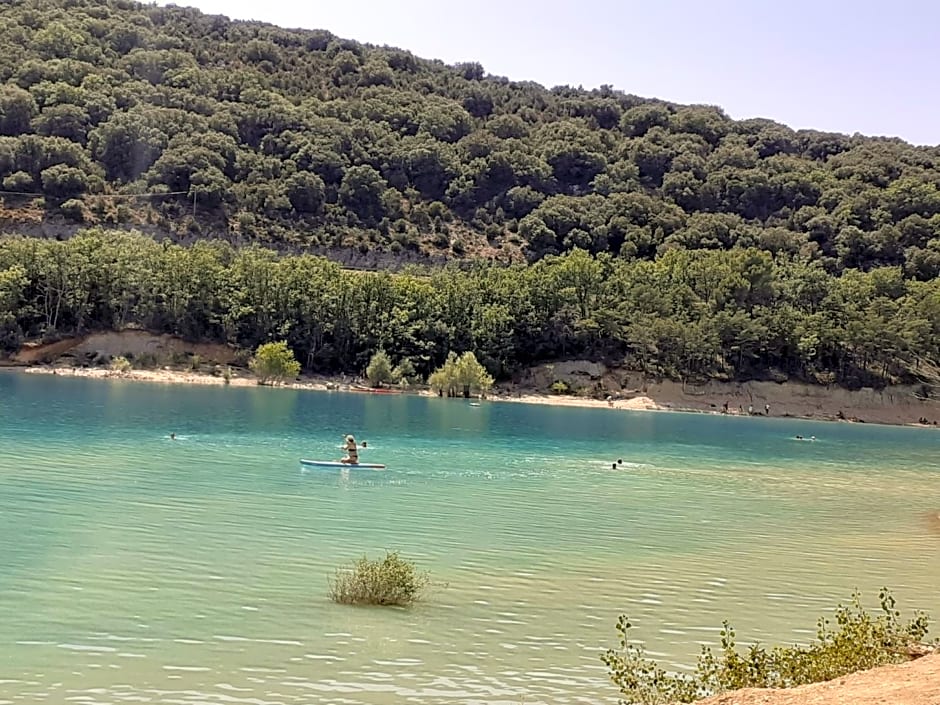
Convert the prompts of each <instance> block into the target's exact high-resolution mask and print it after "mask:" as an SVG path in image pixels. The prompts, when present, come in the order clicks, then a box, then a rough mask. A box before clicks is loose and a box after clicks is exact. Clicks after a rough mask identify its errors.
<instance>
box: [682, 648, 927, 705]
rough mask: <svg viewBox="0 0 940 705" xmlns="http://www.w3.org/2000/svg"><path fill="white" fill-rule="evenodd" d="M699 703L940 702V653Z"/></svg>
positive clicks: (866, 704)
mask: <svg viewBox="0 0 940 705" xmlns="http://www.w3.org/2000/svg"><path fill="white" fill-rule="evenodd" d="M698 705H940V654H933V655H931V656H924V657H923V658H919V659H917V660H915V661H908V662H907V663H902V664H900V665H897V666H882V667H881V668H873V669H872V670H870V671H862V672H861V673H853V674H852V675H849V676H844V677H842V678H837V679H835V680H832V681H828V682H826V683H813V684H812V685H804V686H800V687H799V688H788V689H781V690H773V689H766V688H747V689H744V690H736V691H734V692H731V693H725V694H723V695H716V696H714V697H711V698H707V699H706V700H701V701H699V703H698Z"/></svg>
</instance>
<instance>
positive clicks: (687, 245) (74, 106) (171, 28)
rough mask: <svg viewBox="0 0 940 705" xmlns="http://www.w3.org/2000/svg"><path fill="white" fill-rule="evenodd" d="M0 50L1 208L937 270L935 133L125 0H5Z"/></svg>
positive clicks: (341, 241)
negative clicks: (880, 134)
mask: <svg viewBox="0 0 940 705" xmlns="http://www.w3.org/2000/svg"><path fill="white" fill-rule="evenodd" d="M0 48H2V51H0V79H2V81H3V87H2V89H0V134H2V135H5V137H4V138H2V140H0V179H2V187H3V190H5V191H8V192H23V193H30V194H42V196H43V198H42V199H39V200H33V199H29V198H19V199H18V198H15V197H10V196H9V195H7V197H5V203H6V206H7V208H17V207H23V206H27V205H31V206H33V207H34V208H37V207H38V208H39V209H43V210H44V211H45V213H46V214H50V213H54V212H61V213H63V214H65V216H66V217H68V218H71V219H76V220H84V221H87V222H95V223H102V224H111V223H117V222H134V221H135V220H138V221H144V223H146V222H148V221H149V222H150V223H151V224H153V223H156V224H159V225H162V226H163V227H166V228H167V229H173V230H177V231H183V232H186V231H192V232H193V233H196V234H199V233H216V234H218V233H221V234H229V235H230V234H232V233H237V234H239V235H241V236H242V237H243V238H248V239H260V240H263V241H270V242H283V243H288V244H293V245H301V246H302V245H313V246H316V245H321V246H336V245H343V246H348V247H361V248H364V249H365V248H388V249H391V250H394V251H400V250H402V249H421V250H425V251H430V252H442V253H443V252H448V253H450V254H451V255H452V256H454V255H456V256H465V255H473V254H477V255H485V256H493V257H497V258H500V257H506V258H508V257H510V256H511V255H513V254H516V255H518V254H519V253H520V251H521V252H523V253H525V254H527V255H528V256H530V257H532V258H536V257H539V256H542V255H544V254H547V253H558V252H562V251H566V250H568V249H571V248H572V247H575V246H578V247H581V248H583V249H585V250H587V251H588V252H591V253H601V252H610V253H611V254H613V255H617V256H624V257H628V258H631V257H638V258H652V257H654V256H655V255H656V254H657V253H658V252H661V251H663V250H665V249H668V248H682V249H730V248H733V247H759V248H761V249H764V250H767V251H769V252H771V253H774V254H781V255H785V256H792V257H799V258H803V259H806V260H820V261H821V262H822V263H823V264H824V265H825V267H826V268H827V270H828V271H830V272H838V271H841V270H842V269H845V268H859V269H870V268H871V267H875V266H884V265H897V266H901V267H903V270H904V273H905V275H906V276H908V277H911V278H916V279H921V280H927V279H930V278H933V277H935V276H937V274H938V272H940V242H938V233H940V216H938V214H940V191H938V183H940V168H938V162H940V151H938V150H937V149H936V148H931V149H926V148H914V147H911V146H909V145H907V144H904V143H903V142H900V141H897V140H886V139H869V138H864V137H846V136H843V135H836V134H821V133H816V132H807V131H800V132H794V131H793V130H790V129H788V128H786V127H784V126H783V125H779V124H776V123H773V122H771V121H768V120H745V121H733V120H730V119H728V117H727V116H726V115H725V114H724V113H723V112H722V111H721V110H720V109H718V108H714V107H705V106H680V105H672V104H668V103H664V102H659V101H652V100H646V99H643V98H638V97H636V96H632V95H626V94H623V93H620V92H617V91H614V90H608V89H603V90H597V91H590V92H588V91H582V90H576V89H572V88H567V87H564V88H555V89H552V90H545V89H543V88H542V87H540V86H538V85H534V84H530V83H514V82H512V81H509V80H506V79H503V78H498V77H492V76H488V75H487V74H486V72H485V70H484V68H483V67H482V66H480V65H479V64H475V63H467V64H463V65H459V66H445V65H443V64H441V63H439V62H433V61H427V60H423V59H419V58H417V57H415V56H413V55H412V54H410V53H408V52H407V51H402V50H398V49H388V48H377V47H371V46H365V45H362V44H358V43H356V42H353V41H348V40H343V39H339V38H336V37H334V36H332V35H330V34H329V33H327V32H325V31H298V30H285V29H280V28H277V27H273V26H268V25H264V24H260V23H246V22H232V21H229V20H228V19H226V18H224V17H219V16H209V15H204V14H202V13H200V12H198V11H196V10H191V9H185V8H178V7H154V6H145V5H138V4H136V3H133V2H128V1H126V0H109V1H102V0H12V1H9V2H4V3H3V5H2V10H0ZM797 79H798V77H797ZM161 192H164V193H169V194H172V195H169V196H166V197H162V198H147V199H131V198H125V199H116V198H102V196H106V195H116V194H121V195H131V194H144V193H148V194H152V193H161ZM194 201H195V206H196V208H195V213H196V216H195V220H194V219H193V218H192V213H193V202H194ZM151 209H152V210H151Z"/></svg>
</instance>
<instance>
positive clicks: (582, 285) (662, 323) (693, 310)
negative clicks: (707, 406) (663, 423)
mask: <svg viewBox="0 0 940 705" xmlns="http://www.w3.org/2000/svg"><path fill="white" fill-rule="evenodd" d="M130 324H136V325H139V326H143V327H145V328H147V329H149V330H153V331H158V332H167V333H175V334H179V335H182V336H185V337H187V338H191V339H198V340H217V341H227V342H232V343H235V344H237V345H239V346H241V347H243V348H245V349H246V350H251V349H254V347H255V346H256V345H258V344H260V343H263V342H267V341H270V340H280V339H284V340H286V341H287V342H288V344H289V345H290V347H291V349H292V350H293V351H294V352H295V353H296V354H297V356H298V359H299V360H300V361H301V362H302V363H303V364H304V366H305V367H306V368H307V369H310V370H317V371H338V370H345V371H349V372H361V371H362V370H364V369H365V367H366V364H367V362H368V360H369V357H370V356H371V355H372V354H373V353H374V352H375V351H377V350H379V349H384V350H385V351H387V352H388V354H389V355H390V357H391V359H392V362H393V363H396V364H397V363H400V362H401V361H402V360H403V359H405V358H407V359H408V360H409V361H410V362H411V363H412V365H413V366H414V368H415V369H416V371H417V372H418V373H420V374H421V375H422V376H426V375H427V374H428V373H430V372H431V370H433V369H434V368H435V367H437V366H438V365H441V364H442V363H443V362H444V361H445V360H446V357H447V353H448V352H449V351H451V350H454V351H465V350H471V351H474V352H475V353H476V355H477V356H478V357H479V358H480V360H481V361H483V362H484V364H485V365H486V366H487V367H488V368H489V369H490V370H491V371H492V372H494V373H496V374H497V375H499V376H506V375H508V374H510V373H511V372H513V371H514V370H516V369H518V368H519V367H521V366H525V365H528V364H532V363H536V362H540V361H545V360H552V359H558V358H565V357H588V358H593V359H603V360H607V361H613V362H615V363H620V364H624V365H626V366H628V367H631V368H633V369H637V370H643V371H645V372H647V373H649V374H651V375H657V376H666V377H671V378H674V379H705V378H725V379H730V378H754V377H758V378H771V379H784V378H787V377H796V378H800V379H809V380H815V381H817V382H821V383H831V382H838V383H841V384H844V385H846V386H850V387H853V386H859V385H876V386H878V385H881V384H885V383H888V382H892V381H897V380H902V379H918V378H920V379H922V380H926V381H929V380H937V379H938V378H937V370H936V367H935V365H934V363H935V361H937V360H938V359H940V280H934V281H931V282H920V281H915V280H911V279H905V277H904V276H903V274H902V271H901V269H900V268H899V267H881V268H876V269H872V270H871V271H869V272H861V271H857V270H852V271H849V272H846V273H845V274H843V276H841V277H833V276H831V275H829V274H827V273H826V272H825V270H824V269H823V268H822V267H821V266H820V265H819V264H818V263H815V262H801V261H796V260H793V259H780V258H775V257H773V256H772V255H771V254H770V253H768V252H764V251H761V250H758V249H755V248H747V249H744V248H738V249H733V250H729V251H724V250H683V249H678V248H676V249H671V250H669V251H668V252H666V253H665V254H663V255H662V256H661V257H659V258H657V259H656V260H655V261H647V260H637V259H626V258H615V257H611V256H609V255H600V256H598V257H596V258H595V257H592V256H591V255H589V254H588V253H587V252H585V251H583V250H580V249H575V250H573V251H572V252H570V253H567V254H565V255H560V256H555V255H551V256H547V257H544V258H542V259H541V260H539V261H538V262H536V263H534V264H532V265H528V266H527V265H522V264H519V265H511V266H503V265H500V264H492V263H482V262H479V263H476V264H475V265H474V266H472V267H458V266H456V265H451V266H449V267H446V268H437V269H430V268H429V269H426V270H418V269H415V270H414V271H410V272H409V271H406V272H400V273H396V274H390V273H386V272H382V273H373V272H355V271H348V270H343V269H341V268H340V266H339V265H337V264H336V263H333V262H330V261H328V260H327V259H325V258H322V257H315V256H311V255H292V256H280V255H277V254H275V253H273V252H272V251H271V250H268V249H264V248H261V247H256V246H251V247H241V248H235V247H232V246H231V245H228V244H225V243H222V242H220V241H211V242H198V243H196V244H195V245H192V246H188V247H187V246H182V245H175V244H169V243H166V242H165V243H157V242H155V241H154V240H153V239H151V238H149V237H147V236H144V235H140V234H129V233H119V232H106V231H100V232H95V231H90V232H87V233H83V234H80V235H78V236H76V237H74V238H71V239H69V240H65V241H62V242H58V241H54V240H42V239H36V238H24V237H5V238H0V336H3V338H2V340H3V342H5V343H6V344H7V345H8V346H15V344H16V342H17V341H18V340H19V339H20V338H21V337H22V336H24V335H25V336H35V335H42V334H47V333H49V332H54V331H58V332H65V333H68V332H78V331H83V330H88V329H89V328H101V327H104V328H122V327H125V326H127V325H130ZM925 389H928V393H930V392H929V389H930V386H929V384H927V385H925Z"/></svg>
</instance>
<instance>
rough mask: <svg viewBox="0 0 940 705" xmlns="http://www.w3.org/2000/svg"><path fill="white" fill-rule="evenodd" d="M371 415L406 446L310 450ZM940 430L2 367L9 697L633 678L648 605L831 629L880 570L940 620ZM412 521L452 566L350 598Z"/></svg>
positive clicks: (3, 680)
mask: <svg viewBox="0 0 940 705" xmlns="http://www.w3.org/2000/svg"><path fill="white" fill-rule="evenodd" d="M170 432H175V433H177V434H178V435H179V436H180V438H179V440H176V441H171V440H169V439H168V434H169V433H170ZM347 432H353V433H355V434H356V436H357V438H358V439H359V440H363V439H365V440H367V441H369V445H370V448H369V449H367V450H365V451H363V453H362V457H363V459H367V460H369V461H370V462H382V463H386V464H387V465H388V466H389V469H388V470H387V471H385V472H374V471H364V470H353V471H349V472H341V471H336V470H313V469H311V470H307V471H304V470H303V469H302V468H301V467H300V465H299V464H298V462H297V461H298V459H299V458H301V457H312V458H326V459H330V458H332V459H337V458H339V457H340V456H341V454H342V452H341V450H340V449H339V445H340V443H341V440H342V435H343V434H345V433H347ZM796 434H802V435H804V436H807V437H808V436H810V435H816V436H817V437H818V439H819V440H818V441H816V442H815V443H810V442H799V441H796V440H793V439H792V438H793V436H794V435H796ZM938 451H940V433H938V432H936V431H934V430H931V429H909V428H891V427H881V426H870V425H847V424H818V423H810V422H804V421H797V420H785V419H750V418H728V417H721V416H703V415H693V414H670V413H644V412H625V411H621V410H610V409H572V408H549V407H542V406H529V405H522V404H509V403H488V402H484V403H483V404H481V405H480V406H478V407H471V406H469V404H467V403H466V402H464V401H462V400H446V399H426V398H416V397H387V396H371V395H359V394H340V393H326V392H301V391H292V390H272V389H251V388H225V387H218V388H215V387H183V386H159V385H147V384H133V383H122V382H102V381H92V380H83V379H73V378H55V377H46V376H40V375H23V374H15V373H9V374H0V703H5V702H13V703H33V702H53V701H54V702H65V701H67V700H74V701H76V702H85V703H119V702H140V701H142V700H148V701H149V702H166V703H170V702H172V703H207V702H211V703H217V702H228V703H254V704H258V703H262V704H266V703H271V704H274V703H291V704H293V703H317V704H318V703H376V704H386V703H400V702H414V703H506V704H508V703H521V702H525V703H597V702H614V701H615V700H616V693H615V691H614V689H613V687H612V686H610V685H609V684H608V683H607V680H606V672H605V670H604V668H603V666H602V664H601V663H600V660H599V654H600V652H601V651H602V650H603V649H604V648H605V647H607V646H612V645H615V644H616V638H617V634H616V632H615V630H614V624H615V622H616V618H617V615H618V614H620V613H621V612H626V613H628V614H629V615H630V616H631V618H632V621H633V622H634V623H635V624H636V625H637V636H638V637H641V638H643V639H645V640H646V641H647V643H648V647H649V649H650V650H651V651H652V652H653V653H654V654H658V655H660V656H661V657H662V658H663V659H664V661H666V662H667V663H670V664H674V665H677V666H683V665H688V664H690V663H692V662H694V659H695V656H696V654H697V653H698V650H699V648H700V644H702V643H706V642H712V643H713V642H715V641H716V639H717V629H718V627H719V626H720V623H721V620H722V619H724V618H726V617H730V618H732V620H733V622H734V623H735V626H736V627H737V630H738V634H739V637H742V638H748V637H757V638H760V639H761V640H762V641H781V640H783V641H793V640H799V639H804V638H807V637H808V636H809V635H811V634H812V631H813V629H814V623H815V618H816V616H818V615H819V614H821V613H822V612H823V611H825V610H828V609H830V608H831V607H833V606H834V605H835V604H836V603H837V602H838V601H840V600H845V599H847V598H849V597H850V595H851V593H852V590H853V589H854V588H855V587H858V588H860V589H861V590H863V592H864V595H865V597H866V598H867V600H866V601H867V602H868V603H869V604H873V603H874V602H875V600H876V597H877V590H878V588H879V587H881V586H882V585H888V586H890V587H892V588H893V590H894V592H895V595H896V596H897V597H898V599H899V602H900V605H901V607H902V608H904V609H905V610H907V609H913V608H922V609H927V610H929V611H931V612H932V613H934V615H935V616H937V617H940V593H938V591H937V589H936V586H937V585H938V583H940V535H937V534H936V533H932V531H931V525H930V523H929V522H928V519H927V516H928V514H930V513H936V512H937V511H940V452H938ZM618 457H619V458H622V459H623V460H624V464H623V466H621V467H619V468H618V469H616V470H613V469H611V466H610V462H611V461H612V460H615V459H616V458H618ZM386 548H388V549H400V550H401V551H402V552H403V553H404V555H406V556H407V557H410V558H413V559H415V560H416V561H418V562H419V563H420V565H422V566H423V567H425V568H427V569H429V570H430V571H431V572H432V574H433V576H434V577H435V578H436V579H437V580H439V581H444V582H446V583H448V586H447V587H446V588H445V589H440V590H437V591H435V592H434V593H433V594H432V595H431V596H430V599H429V600H428V601H427V602H426V603H424V604H420V605H418V606H416V607H415V608H413V609H411V610H383V609H363V608H350V607H343V606H338V605H334V604H332V603H331V602H329V601H328V599H327V597H326V584H327V579H328V577H329V576H330V575H331V574H332V572H333V570H334V569H335V568H336V567H337V566H338V565H340V564H342V563H345V562H347V561H349V560H350V559H353V558H356V557H358V556H360V555H362V554H363V553H368V554H370V555H379V554H380V553H381V552H382V551H383V550H384V549H386Z"/></svg>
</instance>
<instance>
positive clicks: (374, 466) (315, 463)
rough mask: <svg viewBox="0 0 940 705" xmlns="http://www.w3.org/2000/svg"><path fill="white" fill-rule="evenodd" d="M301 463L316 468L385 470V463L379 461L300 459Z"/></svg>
mask: <svg viewBox="0 0 940 705" xmlns="http://www.w3.org/2000/svg"><path fill="white" fill-rule="evenodd" d="M300 464H301V465H309V466H311V467H315V468H352V469H363V470H384V469H385V466H384V465H379V464H378V463H341V462H339V461H337V460H305V459H303V458H301V459H300Z"/></svg>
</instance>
